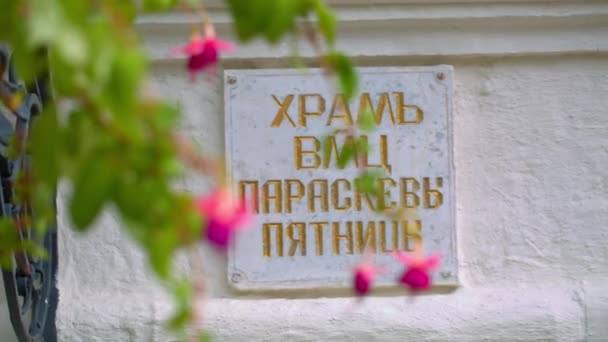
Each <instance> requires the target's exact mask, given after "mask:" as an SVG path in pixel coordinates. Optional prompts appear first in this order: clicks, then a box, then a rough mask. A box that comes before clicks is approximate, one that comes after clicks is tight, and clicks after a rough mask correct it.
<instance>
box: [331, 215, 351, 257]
mask: <svg viewBox="0 0 608 342" xmlns="http://www.w3.org/2000/svg"><path fill="white" fill-rule="evenodd" d="M345 224H346V234H340V222H332V228H333V229H332V238H333V239H332V240H333V245H334V254H336V255H339V254H340V240H342V239H345V240H346V253H347V254H353V223H352V222H351V221H346V222H345Z"/></svg>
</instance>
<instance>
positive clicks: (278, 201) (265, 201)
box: [262, 180, 283, 214]
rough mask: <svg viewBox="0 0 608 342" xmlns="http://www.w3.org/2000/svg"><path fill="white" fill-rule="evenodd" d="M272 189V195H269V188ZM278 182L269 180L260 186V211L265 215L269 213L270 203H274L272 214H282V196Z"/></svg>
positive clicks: (279, 182)
mask: <svg viewBox="0 0 608 342" xmlns="http://www.w3.org/2000/svg"><path fill="white" fill-rule="evenodd" d="M271 186H273V187H274V194H271V192H270V187H271ZM281 190H282V189H281V181H280V180H269V181H266V182H265V183H264V185H262V210H263V212H264V213H265V214H268V213H270V201H272V202H274V212H275V213H277V214H280V213H281V212H283V194H282V191H281Z"/></svg>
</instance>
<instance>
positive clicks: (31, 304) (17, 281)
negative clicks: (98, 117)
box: [0, 46, 58, 342]
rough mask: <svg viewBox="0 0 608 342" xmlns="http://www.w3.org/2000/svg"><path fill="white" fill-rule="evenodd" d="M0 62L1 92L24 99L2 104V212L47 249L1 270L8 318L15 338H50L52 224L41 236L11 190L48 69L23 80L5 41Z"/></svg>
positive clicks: (45, 95) (22, 166)
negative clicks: (13, 104)
mask: <svg viewBox="0 0 608 342" xmlns="http://www.w3.org/2000/svg"><path fill="white" fill-rule="evenodd" d="M0 65H2V66H4V68H3V71H4V72H3V73H2V74H0V96H3V97H6V96H8V97H11V96H14V95H15V94H19V97H20V98H21V99H22V101H21V103H20V105H19V106H18V107H17V108H12V109H11V108H7V107H6V106H3V105H2V104H0V180H1V181H0V187H1V191H0V203H2V206H1V207H0V212H1V214H2V215H3V216H4V217H11V218H12V219H13V220H14V222H15V223H16V225H17V227H18V228H19V233H20V238H21V239H27V240H33V241H35V242H37V243H39V244H40V245H41V246H43V247H44V248H45V249H46V251H47V253H48V257H47V258H36V257H34V256H32V255H29V254H28V253H26V252H18V253H16V254H15V255H14V257H13V262H12V268H10V269H5V270H2V278H3V280H4V287H5V288H4V291H6V299H7V304H8V307H9V312H10V319H11V323H12V325H13V328H14V330H15V335H16V336H17V338H18V339H19V341H34V342H42V341H44V342H54V341H56V330H55V310H56V307H57V296H58V293H57V288H56V274H57V233H56V229H55V224H53V225H51V226H49V227H48V229H47V231H46V233H45V234H44V236H38V235H37V234H36V232H35V231H34V230H33V229H31V227H29V226H28V225H29V224H30V222H32V220H31V219H27V218H31V217H32V215H35V213H33V212H32V208H31V206H30V205H29V204H28V203H23V202H20V201H19V200H18V198H17V196H15V193H14V190H15V184H16V182H17V177H18V176H19V175H22V174H23V173H24V172H26V173H27V172H28V171H29V170H31V167H32V165H31V159H30V156H29V155H28V153H27V149H26V148H25V146H26V143H27V139H28V136H29V132H30V127H31V125H32V123H33V122H35V120H36V117H37V116H38V115H40V113H41V112H42V108H43V105H44V103H46V102H47V100H48V99H49V96H50V92H49V88H48V86H49V82H48V75H43V76H41V77H39V78H38V79H37V80H36V81H35V82H33V83H32V84H31V85H26V84H25V83H24V82H22V81H21V80H20V79H19V77H18V75H17V73H16V71H15V68H14V65H13V63H12V61H11V54H10V50H9V49H8V48H7V47H5V46H0ZM0 71H2V70H0ZM14 141H17V145H20V146H21V148H18V150H19V151H21V152H20V153H17V157H12V158H11V157H10V155H9V153H8V152H9V144H10V143H11V142H14ZM53 201H54V199H53ZM53 203H54V202H53ZM24 218H26V219H24ZM0 290H2V289H0Z"/></svg>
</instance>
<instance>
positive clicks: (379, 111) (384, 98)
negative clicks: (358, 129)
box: [357, 93, 395, 126]
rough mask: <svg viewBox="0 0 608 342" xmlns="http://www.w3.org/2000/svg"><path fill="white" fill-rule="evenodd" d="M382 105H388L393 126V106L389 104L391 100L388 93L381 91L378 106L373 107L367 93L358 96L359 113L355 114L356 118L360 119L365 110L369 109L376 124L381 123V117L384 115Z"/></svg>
mask: <svg viewBox="0 0 608 342" xmlns="http://www.w3.org/2000/svg"><path fill="white" fill-rule="evenodd" d="M384 107H388V114H389V118H390V119H391V123H392V124H393V126H394V125H395V115H394V114H393V107H392V106H391V101H390V99H389V96H388V93H381V94H380V99H379V100H378V107H376V108H375V109H374V105H373V104H372V99H371V97H370V96H369V93H363V94H361V97H359V113H358V114H357V115H358V117H357V120H361V118H362V117H363V116H364V115H365V112H366V111H368V110H369V111H371V112H372V113H373V114H374V119H375V121H376V125H379V124H380V123H382V118H383V116H384Z"/></svg>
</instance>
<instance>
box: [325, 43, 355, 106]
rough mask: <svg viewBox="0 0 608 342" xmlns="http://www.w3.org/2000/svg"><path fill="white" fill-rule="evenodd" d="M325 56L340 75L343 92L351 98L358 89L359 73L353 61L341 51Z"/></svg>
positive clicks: (339, 79) (347, 97)
mask: <svg viewBox="0 0 608 342" xmlns="http://www.w3.org/2000/svg"><path fill="white" fill-rule="evenodd" d="M325 58H326V60H327V62H328V63H329V65H331V67H332V68H333V70H334V72H335V73H336V74H337V76H338V81H339V86H340V89H342V93H344V96H345V97H346V99H347V100H349V99H351V98H352V97H353V95H354V94H355V91H356V90H357V73H356V71H355V68H354V66H353V64H352V62H351V61H350V59H349V58H348V57H347V56H346V55H344V54H342V53H340V52H332V53H329V54H328V55H326V56H325Z"/></svg>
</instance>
